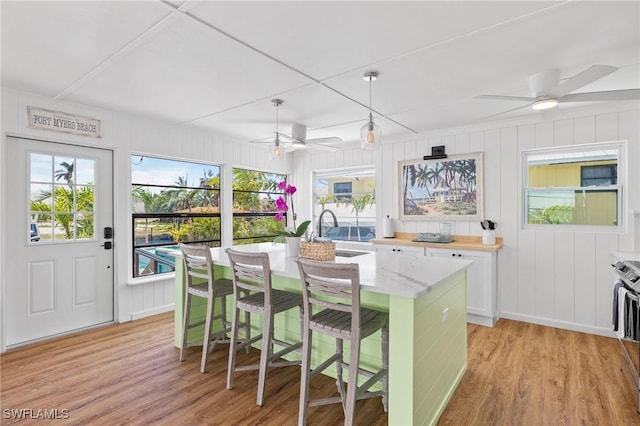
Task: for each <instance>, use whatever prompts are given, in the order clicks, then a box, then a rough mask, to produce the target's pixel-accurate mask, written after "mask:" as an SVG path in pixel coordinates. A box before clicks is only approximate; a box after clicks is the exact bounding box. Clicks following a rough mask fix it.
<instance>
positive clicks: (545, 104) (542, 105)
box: [531, 98, 558, 111]
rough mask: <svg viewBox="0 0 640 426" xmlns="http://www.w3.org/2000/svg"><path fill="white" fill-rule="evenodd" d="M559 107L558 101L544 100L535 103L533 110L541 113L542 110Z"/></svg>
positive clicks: (532, 106)
mask: <svg viewBox="0 0 640 426" xmlns="http://www.w3.org/2000/svg"><path fill="white" fill-rule="evenodd" d="M557 105H558V100H557V99H551V98H544V99H539V100H537V101H535V102H534V103H533V105H531V108H533V109H535V110H536V111H541V110H545V109H549V108H553V107H555V106H557Z"/></svg>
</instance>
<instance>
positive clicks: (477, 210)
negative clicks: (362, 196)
mask: <svg viewBox="0 0 640 426" xmlns="http://www.w3.org/2000/svg"><path fill="white" fill-rule="evenodd" d="M425 158H426V159H420V160H406V161H399V162H398V181H399V182H398V189H399V190H398V201H399V203H398V218H399V219H400V220H402V221H406V220H439V221H443V220H446V221H453V220H456V221H462V220H466V221H478V220H482V219H483V216H484V206H483V170H482V169H483V167H482V166H483V165H482V162H483V161H482V160H483V153H482V152H474V153H469V154H458V155H450V156H447V157H446V158H428V157H425Z"/></svg>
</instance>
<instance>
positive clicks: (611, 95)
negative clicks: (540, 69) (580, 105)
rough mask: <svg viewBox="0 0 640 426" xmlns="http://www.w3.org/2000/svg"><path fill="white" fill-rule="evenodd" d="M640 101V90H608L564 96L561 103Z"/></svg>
mask: <svg viewBox="0 0 640 426" xmlns="http://www.w3.org/2000/svg"><path fill="white" fill-rule="evenodd" d="M634 99H640V89H624V90H607V91H602V92H585V93H573V94H570V95H564V96H563V97H561V98H560V99H559V100H560V102H591V101H632V100H634Z"/></svg>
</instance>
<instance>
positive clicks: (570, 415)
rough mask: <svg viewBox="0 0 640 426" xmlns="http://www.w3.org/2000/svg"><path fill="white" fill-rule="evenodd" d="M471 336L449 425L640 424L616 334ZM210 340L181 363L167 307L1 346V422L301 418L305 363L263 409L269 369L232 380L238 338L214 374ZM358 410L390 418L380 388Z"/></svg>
mask: <svg viewBox="0 0 640 426" xmlns="http://www.w3.org/2000/svg"><path fill="white" fill-rule="evenodd" d="M468 338H469V354H468V369H467V372H466V374H465V376H464V378H463V380H462V382H461V383H460V386H459V387H458V389H457V390H456V392H455V394H454V396H453V398H452V400H451V401H450V403H449V405H448V406H447V409H446V410H445V412H444V413H443V415H442V416H441V418H440V421H439V425H583V424H584V425H640V415H639V414H637V412H636V401H635V400H634V399H633V397H632V395H631V394H630V392H629V389H628V385H627V383H626V381H625V379H624V377H623V376H622V372H621V371H620V368H619V365H620V356H619V353H618V347H617V345H618V343H617V341H615V340H614V339H608V338H604V337H599V336H593V335H587V334H581V333H574V332H569V331H563V330H558V329H553V328H548V327H541V326H536V325H532V324H527V323H521V322H515V321H508V320H500V321H499V322H498V325H497V326H496V327H495V328H486V327H480V326H475V325H471V324H470V325H469V327H468ZM198 349H199V348H190V349H189V351H188V357H187V361H185V362H183V363H181V362H179V361H178V350H177V349H176V348H174V347H173V314H172V313H167V314H161V315H156V316H153V317H150V318H145V319H142V320H138V321H134V322H129V323H125V324H118V325H113V326H107V327H103V328H100V329H95V330H91V331H87V332H82V333H78V334H76V335H73V336H69V337H64V338H59V339H55V340H51V341H48V342H43V343H38V344H34V345H30V346H28V347H23V348H18V349H15V350H11V351H9V352H7V353H5V354H2V355H1V356H0V363H1V371H0V373H1V377H0V407H1V408H2V411H1V412H0V418H1V420H0V423H2V424H3V425H5V424H6V425H9V424H20V425H23V424H29V423H30V422H27V421H24V420H22V421H18V420H14V419H8V418H6V417H7V416H6V411H5V410H7V409H32V410H34V413H35V410H37V409H48V410H51V409H57V410H59V411H61V410H68V413H69V419H67V420H56V421H55V422H54V424H79V425H88V424H91V425H125V424H126V425H154V424H171V425H201V424H211V425H231V424H233V425H235V424H243V425H244V424H246V425H258V424H262V425H294V424H296V420H297V401H298V390H299V388H298V387H299V383H300V377H299V368H298V367H286V368H284V369H277V370H272V371H271V374H270V375H269V376H268V378H267V390H266V395H267V396H266V401H265V405H264V406H263V407H258V406H256V405H255V392H256V384H257V372H242V373H237V374H236V376H235V377H236V379H235V384H234V389H233V390H230V391H229V390H226V389H225V376H226V359H227V352H226V349H227V346H225V345H223V346H220V347H217V348H216V350H215V351H214V352H213V354H212V356H211V357H210V359H209V364H208V365H209V371H208V372H207V373H206V374H201V373H200V372H199V363H200V361H199V359H200V351H199V350H198ZM258 354H259V352H258V351H252V353H251V354H249V355H244V354H242V355H239V356H240V358H239V362H254V361H256V360H257V359H258ZM334 391H335V382H334V380H332V379H329V378H327V377H324V376H321V377H318V378H316V379H314V383H313V384H312V392H313V394H312V395H314V396H316V395H317V396H328V395H331V394H333V392H334ZM309 414H310V417H309V422H308V423H309V425H312V426H313V425H338V424H341V423H342V419H343V417H342V410H341V407H340V406H339V405H333V406H324V407H314V408H311V409H310V412H309ZM356 418H357V422H358V424H361V425H384V424H386V423H387V416H386V414H385V413H384V412H383V410H382V404H381V403H380V400H379V399H378V398H375V399H371V400H366V401H360V402H358V406H357V414H356ZM32 424H50V423H47V422H43V421H41V420H38V421H33V422H32Z"/></svg>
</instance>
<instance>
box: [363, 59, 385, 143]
mask: <svg viewBox="0 0 640 426" xmlns="http://www.w3.org/2000/svg"><path fill="white" fill-rule="evenodd" d="M362 77H363V78H364V80H365V81H368V82H369V122H368V123H367V124H365V125H364V126H362V128H361V129H360V147H361V148H362V149H371V150H373V149H377V148H378V146H379V145H380V143H381V142H382V129H380V126H378V125H377V124H376V123H374V122H373V114H372V113H371V82H372V81H374V80H375V79H377V78H378V73H377V72H375V71H368V72H366V73H364V75H363V76H362Z"/></svg>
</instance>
